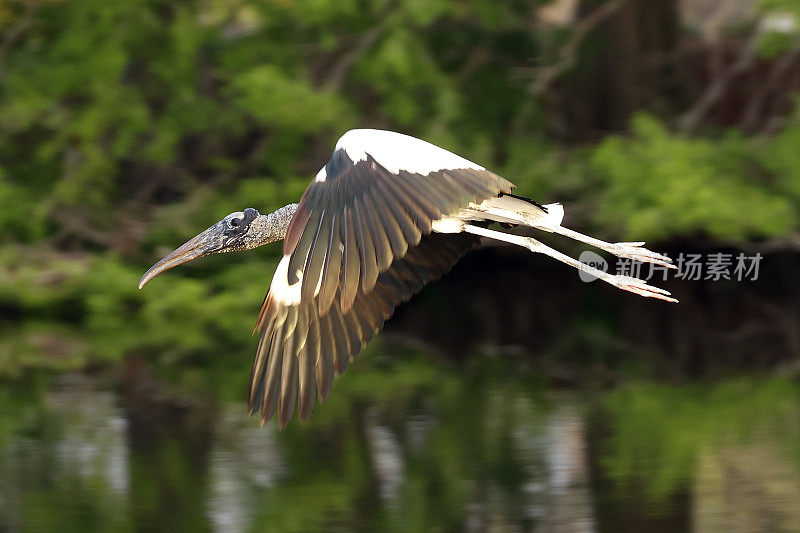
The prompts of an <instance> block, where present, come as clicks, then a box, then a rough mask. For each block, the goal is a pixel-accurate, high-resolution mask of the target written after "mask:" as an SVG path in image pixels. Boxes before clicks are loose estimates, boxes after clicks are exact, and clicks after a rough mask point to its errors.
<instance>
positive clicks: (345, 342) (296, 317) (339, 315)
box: [250, 233, 477, 428]
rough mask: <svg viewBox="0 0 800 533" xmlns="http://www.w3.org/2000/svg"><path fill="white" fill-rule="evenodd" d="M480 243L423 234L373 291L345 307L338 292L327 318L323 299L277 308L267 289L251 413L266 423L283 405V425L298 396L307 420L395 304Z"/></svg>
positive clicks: (456, 236)
mask: <svg viewBox="0 0 800 533" xmlns="http://www.w3.org/2000/svg"><path fill="white" fill-rule="evenodd" d="M476 242H477V241H476V238H475V237H474V236H472V235H468V234H464V233H459V234H454V235H450V234H431V235H428V236H426V237H423V238H422V240H421V241H420V243H419V245H418V246H415V247H413V248H410V249H409V250H408V252H407V253H406V255H405V256H404V257H402V258H400V259H395V261H394V262H393V263H392V265H391V266H390V268H389V269H388V270H386V271H384V272H382V273H381V274H380V275H379V276H378V279H377V282H376V284H375V287H374V288H373V290H371V291H370V292H368V293H366V294H363V293H361V292H360V291H359V292H358V294H357V295H356V297H355V300H354V302H353V304H352V306H351V307H350V308H349V309H347V310H346V311H343V310H342V307H341V305H340V303H339V298H334V301H333V303H332V304H331V306H330V308H329V310H328V313H326V314H325V315H324V316H322V317H320V316H319V313H318V302H317V300H316V299H314V300H311V301H309V302H303V303H300V304H299V305H296V306H280V305H277V306H276V304H275V302H274V300H273V298H271V296H270V295H268V296H267V298H266V300H265V301H264V305H263V306H262V308H261V313H260V315H259V319H258V328H259V331H260V334H261V338H260V342H259V345H258V351H257V353H256V359H255V361H254V363H253V373H252V375H251V379H250V410H251V413H254V412H256V411H259V412H260V419H261V422H262V423H264V422H266V421H267V420H269V419H270V418H272V416H273V415H274V413H275V411H276V408H277V411H278V413H279V417H278V418H279V422H280V426H281V428H283V427H285V426H286V424H288V423H289V420H290V419H291V417H292V414H293V412H294V409H295V404H296V403H297V402H298V398H299V403H300V411H299V412H300V419H301V420H302V421H304V420H306V419H307V418H308V416H309V415H310V413H311V409H312V407H313V405H314V394H315V393H317V394H318V395H319V399H320V401H324V400H325V399H326V398H327V397H328V394H329V393H330V389H331V386H332V384H333V375H334V372H335V374H336V375H340V374H341V373H342V372H344V370H345V368H346V367H347V363H348V360H352V358H354V357H355V356H356V355H357V354H358V352H359V351H361V348H362V347H363V346H364V344H366V343H367V342H368V341H369V340H370V339H371V338H372V337H373V336H374V335H375V333H376V332H377V331H378V330H379V329H380V328H381V327H382V326H383V323H384V321H385V320H386V319H387V318H389V316H390V315H391V314H392V313H393V312H394V309H395V308H396V307H397V306H398V305H399V304H401V303H403V302H405V301H407V300H408V299H409V298H411V296H412V295H414V294H415V293H416V292H418V291H419V290H420V289H422V287H423V286H424V285H425V284H426V283H428V282H429V281H432V280H434V279H437V278H439V277H440V276H442V275H443V274H445V273H446V272H448V271H449V270H450V269H451V268H452V266H453V265H454V264H455V263H456V261H458V260H459V259H460V258H461V256H463V255H464V254H465V253H466V252H467V251H468V250H469V249H470V248H471V247H472V246H473V245H474V244H475V243H476ZM434 257H435V258H436V260H432V258H434ZM340 290H341V288H340Z"/></svg>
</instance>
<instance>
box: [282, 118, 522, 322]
mask: <svg viewBox="0 0 800 533" xmlns="http://www.w3.org/2000/svg"><path fill="white" fill-rule="evenodd" d="M513 186H514V185H513V184H512V183H511V182H509V181H507V180H505V179H503V178H502V177H500V176H498V175H496V174H494V173H492V172H489V171H488V170H486V169H484V168H483V167H481V166H479V165H476V164H475V163H472V162H470V161H467V160H466V159H464V158H462V157H459V156H457V155H455V154H453V153H451V152H448V151H447V150H444V149H442V148H439V147H437V146H434V145H432V144H430V143H427V142H425V141H422V140H420V139H415V138H413V137H409V136H407V135H402V134H399V133H394V132H389V131H381V130H352V131H349V132H347V133H345V134H344V135H343V136H342V138H341V139H339V141H338V142H337V144H336V148H335V150H334V153H333V156H332V157H331V159H330V161H329V162H328V164H327V165H325V167H324V168H323V169H322V170H320V172H319V174H317V177H316V179H315V180H314V181H313V182H312V183H311V185H309V187H308V189H306V191H305V193H304V194H303V198H302V199H301V200H300V205H299V207H298V209H297V212H296V213H295V215H294V218H293V219H292V222H291V224H290V226H289V229H288V232H287V234H286V238H285V239H284V244H283V253H284V257H283V260H282V261H281V265H280V266H279V267H278V271H277V272H276V274H275V276H276V279H275V280H274V281H273V284H272V286H271V291H272V293H273V294H272V296H273V298H275V299H277V300H279V301H280V302H281V303H283V304H285V305H297V304H299V303H306V302H309V301H311V300H316V302H317V309H318V311H319V313H320V315H324V314H325V313H326V312H327V311H328V309H330V307H331V305H332V304H333V301H334V299H335V298H336V297H337V295H338V300H339V307H340V309H341V310H342V311H343V312H347V311H348V310H349V309H350V307H351V306H352V305H353V302H354V301H355V299H356V295H357V293H358V291H359V288H360V290H361V292H362V293H363V294H368V293H369V292H370V291H371V290H372V289H373V287H375V283H376V281H377V279H378V275H379V274H380V273H381V272H383V271H385V270H386V269H388V268H389V266H390V265H391V264H392V261H393V260H394V259H397V258H400V257H403V256H404V255H405V253H406V251H407V250H408V249H409V248H411V247H414V246H416V245H417V244H418V243H419V242H420V239H421V237H422V236H423V235H427V234H428V233H430V232H431V224H432V223H433V221H435V220H438V219H440V218H442V216H443V215H447V214H451V213H455V212H457V211H458V210H459V209H460V208H463V207H467V206H468V205H469V203H470V202H476V203H480V202H482V201H483V200H486V199H488V198H492V197H494V196H497V195H498V194H500V193H508V192H510V191H511V189H512V188H513Z"/></svg>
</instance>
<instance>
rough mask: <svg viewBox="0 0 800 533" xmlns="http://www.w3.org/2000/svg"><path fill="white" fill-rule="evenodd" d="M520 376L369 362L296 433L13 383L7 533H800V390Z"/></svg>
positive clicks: (3, 504) (97, 391)
mask: <svg viewBox="0 0 800 533" xmlns="http://www.w3.org/2000/svg"><path fill="white" fill-rule="evenodd" d="M518 364H519V362H514V361H512V362H497V361H487V360H480V361H477V362H476V363H475V364H473V365H467V366H466V367H465V368H462V369H460V370H454V369H448V368H445V367H443V366H442V365H441V364H439V363H435V362H431V361H430V360H428V359H426V358H424V357H410V358H408V359H403V360H398V361H389V362H387V361H386V360H384V359H382V358H381V357H380V356H376V357H374V358H373V359H372V361H371V362H370V361H369V359H367V358H365V359H364V360H363V361H360V364H359V365H354V367H353V375H352V378H351V379H350V380H349V381H348V379H344V380H342V381H340V382H339V383H337V386H336V389H335V394H333V395H332V396H331V399H330V400H329V401H328V402H326V404H325V405H324V406H321V409H319V410H318V411H315V416H314V417H312V421H311V422H310V423H309V424H307V425H303V426H297V425H293V426H291V427H290V428H289V429H288V430H287V431H285V432H284V433H278V432H277V431H276V429H275V427H274V425H271V424H270V425H267V426H265V427H263V428H262V427H259V426H258V424H257V421H255V420H253V419H252V418H249V417H247V416H245V407H244V405H243V404H241V403H225V404H222V405H220V406H218V407H216V408H213V409H209V408H208V405H207V404H206V402H204V401H200V400H198V401H188V400H186V399H185V398H182V397H180V396H170V395H159V396H158V398H161V400H159V401H164V402H170V401H178V400H175V398H182V399H180V400H179V403H180V409H179V412H180V413H181V415H180V416H177V417H175V418H172V419H170V420H171V421H170V422H169V423H171V424H173V426H174V427H169V428H166V429H165V428H163V427H159V428H152V427H147V424H149V423H153V424H156V423H159V424H164V423H165V422H164V420H163V418H164V416H165V415H163V412H171V410H174V408H172V407H171V408H167V409H163V410H162V411H157V410H156V412H157V414H158V416H155V415H153V416H152V417H151V418H150V419H148V418H147V417H145V416H144V415H142V414H141V413H142V412H150V411H153V410H154V409H155V408H154V407H152V406H150V407H148V404H147V402H146V401H145V400H139V401H138V403H137V400H136V399H135V398H133V397H131V396H130V392H125V393H123V395H124V396H125V397H124V398H123V397H120V396H118V395H117V394H116V393H115V392H112V391H110V390H108V388H106V387H103V386H102V384H101V383H99V382H96V381H93V380H90V379H89V378H86V377H82V376H77V375H74V376H67V377H65V378H60V379H56V380H53V382H52V383H50V384H49V386H48V387H46V388H45V389H42V388H40V389H39V390H46V391H47V392H43V393H41V394H31V393H29V392H28V393H25V392H24V391H22V389H21V388H19V389H17V388H15V387H17V386H16V385H13V384H5V385H3V388H2V390H0V399H2V405H0V431H1V432H2V433H0V529H2V530H53V529H57V530H81V531H83V530H87V529H92V530H94V529H100V530H129V529H137V530H140V529H153V530H155V529H161V528H163V527H165V525H167V526H169V528H170V529H178V530H181V529H183V530H192V531H196V530H215V531H226V532H227V531H231V532H239V531H252V530H263V529H266V528H280V529H282V530H315V529H320V528H325V529H331V528H333V529H336V528H345V529H361V530H373V529H378V530H384V529H389V530H401V531H402V530H409V531H417V530H420V529H428V528H439V529H447V530H467V531H486V530H494V531H526V530H537V531H597V530H599V531H616V530H619V529H622V528H628V529H631V530H645V529H646V530H655V531H659V530H678V529H695V530H698V531H720V530H739V531H759V530H784V531H788V530H796V529H797V525H798V524H800V474H798V471H799V468H798V466H799V465H798V463H800V453H798V452H799V451H800V438H799V437H800V395H798V392H799V391H798V385H797V384H795V383H792V382H791V381H788V380H778V379H771V380H739V381H733V382H729V383H722V384H716V385H702V386H701V385H686V386H681V387H668V386H664V385H653V384H644V385H628V386H624V387H621V388H620V389H617V390H612V391H608V392H604V393H602V394H597V393H595V394H592V395H582V394H578V393H564V392H555V391H550V390H547V389H545V388H543V387H542V386H541V385H540V384H538V383H537V382H536V381H535V380H532V379H530V377H528V376H527V374H526V373H525V372H524V370H523V371H521V370H520V368H519V367H518ZM498 365H499V366H498ZM148 387H149V388H150V389H152V387H150V386H148ZM205 392H206V393H207V392H208V391H205ZM20 394H22V396H21V397H20ZM147 401H151V402H152V401H153V400H152V399H150V400H147ZM132 402H133V403H132ZM133 404H135V405H138V406H139V408H138V409H133V408H131V407H130V406H131V405H133ZM195 410H196V411H198V412H199V411H202V412H203V413H204V416H200V415H199V414H197V413H194V412H193V411H195ZM159 413H160V414H159ZM147 420H150V421H151V422H147ZM197 420H207V421H208V422H207V423H204V424H202V425H199V424H197V422H196V421H197ZM206 442H207V444H204V443H206Z"/></svg>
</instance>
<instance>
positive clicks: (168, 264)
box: [139, 223, 223, 289]
mask: <svg viewBox="0 0 800 533" xmlns="http://www.w3.org/2000/svg"><path fill="white" fill-rule="evenodd" d="M222 243H223V229H222V227H221V226H220V224H219V223H217V224H214V225H213V226H211V227H210V228H208V229H207V230H205V231H204V232H203V233H201V234H200V235H198V236H196V237H193V238H192V239H190V240H188V241H187V242H186V243H184V244H183V245H181V246H180V247H179V248H178V249H176V250H174V251H173V252H171V253H169V254H167V255H166V256H165V257H164V258H163V259H162V260H161V261H159V262H158V263H156V264H155V265H153V266H151V267H150V270H148V271H147V272H145V273H144V276H142V279H140V280H139V288H140V289H141V288H142V287H144V286H145V284H146V283H147V282H148V281H150V280H151V279H153V278H154V277H156V276H158V275H159V274H161V273H162V272H164V271H165V270H169V269H170V268H172V267H175V266H178V265H180V264H183V263H185V262H187V261H191V260H192V259H197V258H198V257H203V256H204V255H208V254H212V253H215V252H218V251H220V250H221V249H222Z"/></svg>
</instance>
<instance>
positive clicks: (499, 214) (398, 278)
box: [139, 129, 677, 428]
mask: <svg viewBox="0 0 800 533" xmlns="http://www.w3.org/2000/svg"><path fill="white" fill-rule="evenodd" d="M513 188H514V184H512V183H511V182H509V181H507V180H506V179H504V178H502V177H500V176H498V175H497V174H495V173H493V172H491V171H489V170H487V169H485V168H484V167H482V166H480V165H477V164H475V163H473V162H471V161H468V160H466V159H464V158H462V157H460V156H458V155H456V154H454V153H452V152H449V151H447V150H445V149H443V148H439V147H438V146H435V145H433V144H430V143H428V142H426V141H423V140H420V139H416V138H414V137H410V136H407V135H403V134H400V133H395V132H391V131H383V130H370V129H358V130H351V131H348V132H347V133H345V134H344V135H343V136H342V137H341V138H340V139H339V141H338V142H337V143H336V147H335V149H334V151H333V155H332V156H331V158H330V160H329V161H328V163H327V164H326V165H325V166H324V167H323V168H322V169H321V170H320V171H319V173H317V175H316V177H315V178H314V180H313V181H312V182H311V184H310V185H309V186H308V188H307V189H306V191H305V193H304V194H303V196H302V198H301V199H300V203H299V204H289V205H286V206H284V207H282V208H280V209H278V210H277V211H275V212H273V213H271V214H268V215H262V214H260V213H259V212H258V211H257V210H256V209H253V208H248V209H245V210H244V211H240V212H235V213H231V214H229V215H228V216H226V217H225V218H223V219H222V220H220V221H219V222H217V223H216V224H214V225H213V226H211V227H210V228H208V229H207V230H205V231H204V232H202V233H201V234H199V235H197V236H196V237H194V238H193V239H191V240H189V241H188V242H186V243H185V244H183V245H182V246H180V247H179V248H178V249H176V250H175V251H173V252H172V253H170V254H168V255H167V256H166V257H164V258H163V259H161V260H160V261H159V262H158V263H156V264H155V265H153V266H152V267H151V268H150V269H149V270H148V271H147V272H146V273H145V274H144V276H142V279H141V281H140V282H139V288H140V289H141V288H142V287H143V286H144V285H145V284H146V283H147V282H149V281H150V280H151V279H153V278H154V277H155V276H157V275H158V274H160V273H161V272H164V271H165V270H167V269H170V268H172V267H174V266H177V265H179V264H181V263H184V262H186V261H190V260H192V259H196V258H198V257H202V256H206V255H209V254H216V253H224V252H232V251H239V250H249V249H252V248H256V247H257V246H261V245H264V244H267V243H271V242H275V241H278V240H281V239H283V257H282V258H281V260H280V262H279V263H278V267H277V270H276V272H275V275H274V276H273V278H272V283H271V285H270V288H269V293H268V294H267V296H266V298H265V299H264V303H263V305H262V307H261V312H260V313H259V316H258V321H257V323H256V328H255V330H257V331H258V332H259V343H258V349H257V352H256V357H255V361H254V363H253V370H252V374H251V377H250V393H249V408H250V412H251V414H255V413H258V414H259V416H260V420H261V422H262V423H264V422H266V421H268V420H270V419H271V418H272V417H273V415H274V414H275V412H276V411H277V413H278V420H279V423H280V427H281V428H283V427H285V426H286V425H287V424H288V423H289V421H290V419H291V418H292V414H293V413H294V410H295V406H296V404H298V403H299V417H300V420H301V421H305V420H307V419H308V417H309V415H310V414H311V410H312V408H313V406H314V399H315V396H317V395H318V396H319V399H320V401H324V400H325V399H326V398H327V397H328V395H329V394H330V392H331V387H332V386H333V380H334V377H335V376H339V375H341V374H342V373H343V372H344V371H345V369H346V368H347V365H348V364H349V363H350V362H351V361H352V360H353V358H354V357H355V356H356V355H357V354H358V352H359V351H360V350H361V348H362V347H363V346H364V345H365V344H366V343H367V342H369V340H370V339H372V337H373V336H374V335H375V334H376V333H377V332H378V330H379V329H380V328H381V327H382V326H383V323H384V322H385V321H386V320H387V319H388V318H389V317H390V316H391V314H392V313H393V311H394V309H395V307H397V306H398V305H399V304H401V303H403V302H405V301H407V300H408V299H409V298H410V297H411V296H412V295H413V294H415V293H416V292H418V291H419V290H420V289H422V287H423V286H425V285H426V284H427V283H429V282H431V281H433V280H436V279H438V278H439V277H441V276H442V275H443V274H445V273H447V272H448V271H449V270H450V269H451V268H452V266H453V265H454V264H455V263H456V261H458V260H459V259H460V258H461V257H462V256H463V255H464V254H465V253H466V252H467V251H469V250H470V249H472V248H474V247H476V246H477V245H479V244H480V240H481V238H488V239H495V240H498V241H505V242H507V243H511V244H515V245H518V246H522V247H524V248H527V249H528V250H530V251H532V252H537V253H542V254H545V255H548V256H550V257H552V258H554V259H557V260H558V261H561V262H563V263H566V264H568V265H570V266H573V267H575V268H577V269H579V270H581V271H583V272H586V273H588V274H590V275H592V276H594V277H596V278H599V279H601V280H603V281H605V282H607V283H610V284H611V285H613V286H615V287H618V288H620V289H624V290H626V291H630V292H632V293H635V294H639V295H641V296H646V297H652V298H659V299H661V300H666V301H670V302H677V300H675V299H674V298H672V297H670V293H669V292H667V291H665V290H663V289H659V288H657V287H653V286H650V285H648V284H647V283H646V282H645V281H643V280H640V279H638V278H633V277H628V276H621V275H613V274H610V273H607V272H603V271H600V270H598V269H596V268H593V267H592V266H590V265H588V264H585V263H583V262H581V261H578V260H576V259H573V258H572V257H570V256H568V255H565V254H563V253H561V252H559V251H557V250H555V249H553V248H551V247H549V246H546V245H544V244H543V243H541V242H540V241H538V240H536V239H535V238H533V237H527V236H521V235H515V234H509V233H505V232H503V231H500V230H498V229H491V228H490V227H489V226H490V224H492V223H496V222H499V223H501V227H509V225H513V226H519V225H522V226H528V227H531V228H535V229H536V230H541V231H544V232H550V233H556V234H560V235H564V236H566V237H569V238H572V239H575V240H578V241H580V242H583V243H586V244H589V245H591V246H594V247H596V248H599V249H601V250H605V251H607V252H610V253H612V254H614V255H616V256H619V257H623V258H628V259H633V260H637V261H646V262H650V263H654V264H657V265H662V266H665V267H668V268H674V266H673V265H672V264H671V261H670V259H669V258H668V257H666V256H663V255H661V254H658V253H655V252H652V251H650V250H648V249H646V248H644V247H643V245H644V243H643V242H620V243H609V242H605V241H601V240H599V239H595V238H592V237H589V236H587V235H583V234H581V233H578V232H576V231H573V230H571V229H568V228H565V227H564V226H562V225H561V222H562V219H563V216H564V209H563V207H562V206H561V205H560V204H557V203H556V204H549V205H540V204H538V203H536V202H535V201H533V200H530V199H528V198H524V197H521V196H516V195H513V194H511V191H512V189H513Z"/></svg>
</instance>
